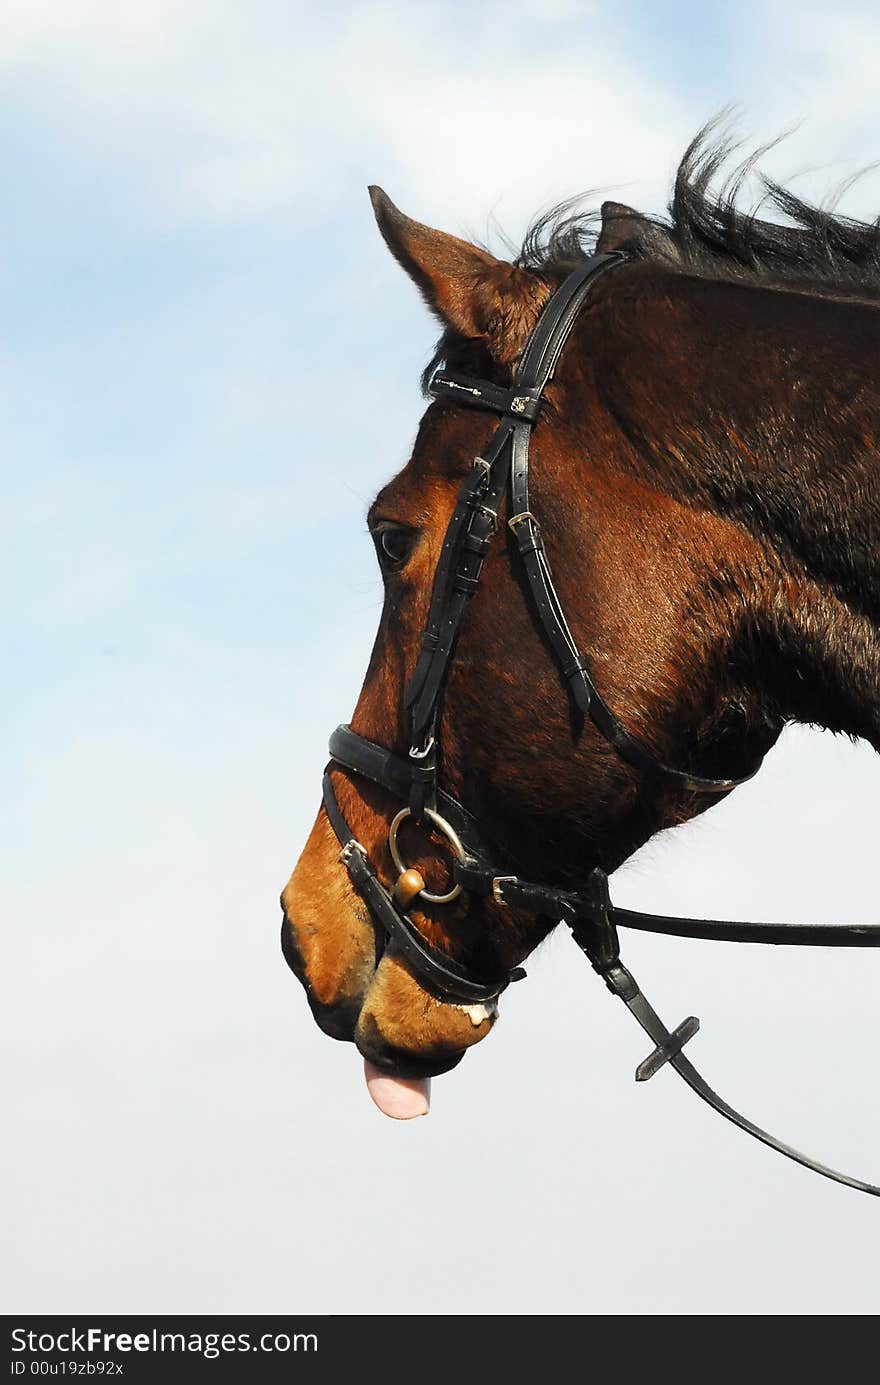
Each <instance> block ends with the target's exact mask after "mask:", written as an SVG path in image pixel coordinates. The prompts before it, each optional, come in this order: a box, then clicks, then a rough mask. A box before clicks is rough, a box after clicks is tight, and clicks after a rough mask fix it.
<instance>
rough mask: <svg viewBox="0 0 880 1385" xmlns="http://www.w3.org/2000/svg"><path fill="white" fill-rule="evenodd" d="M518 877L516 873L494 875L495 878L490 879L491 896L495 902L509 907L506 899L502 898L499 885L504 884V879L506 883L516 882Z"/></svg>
mask: <svg viewBox="0 0 880 1385" xmlns="http://www.w3.org/2000/svg"><path fill="white" fill-rule="evenodd" d="M518 879H519V877H518V876H516V875H496V876H495V879H494V880H493V881H492V898H493V899H494V901H495V903H496V904H500V905H502V907H503V908H505V909H507V908H509V907H510V906H509V905H508V903H507V900H506V899H505V898H504V895H503V893H502V891H501V886H502V885H503V884H504V882H505V881H507V882H508V883H510V882H512V883H513V884H516V882H517V880H518Z"/></svg>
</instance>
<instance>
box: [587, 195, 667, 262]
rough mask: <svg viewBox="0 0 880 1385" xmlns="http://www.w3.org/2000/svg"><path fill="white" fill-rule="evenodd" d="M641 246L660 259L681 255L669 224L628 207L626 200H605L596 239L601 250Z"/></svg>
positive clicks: (644, 251) (641, 248)
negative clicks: (600, 226)
mask: <svg viewBox="0 0 880 1385" xmlns="http://www.w3.org/2000/svg"><path fill="white" fill-rule="evenodd" d="M627 248H629V249H638V250H641V251H642V252H643V253H645V254H649V255H651V256H653V257H655V258H657V259H664V260H677V259H679V258H680V256H679V253H678V249H677V247H676V245H675V241H674V240H673V239H672V236H671V235H670V233H669V231H668V230H667V229H666V227H665V226H661V225H660V224H659V223H658V222H656V221H652V220H651V219H650V217H647V216H644V215H643V213H642V212H637V211H635V209H634V208H633V207H627V206H626V204H625V203H624V202H603V203H602V230H601V231H600V232H599V238H598V240H597V241H596V249H597V250H598V251H600V252H603V253H604V252H606V251H609V250H626V249H627Z"/></svg>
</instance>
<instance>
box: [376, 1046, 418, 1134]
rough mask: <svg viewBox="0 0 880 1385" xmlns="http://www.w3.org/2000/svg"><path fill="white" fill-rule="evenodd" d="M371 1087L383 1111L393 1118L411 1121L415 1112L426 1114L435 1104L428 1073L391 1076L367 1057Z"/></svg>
mask: <svg viewBox="0 0 880 1385" xmlns="http://www.w3.org/2000/svg"><path fill="white" fill-rule="evenodd" d="M364 1077H365V1078H366V1081H367V1091H368V1092H369V1093H370V1096H371V1097H372V1098H373V1100H374V1101H375V1103H376V1105H377V1106H378V1108H379V1110H380V1111H381V1112H382V1113H383V1115H386V1116H391V1118H392V1120H396V1121H409V1120H412V1118H413V1116H426V1115H427V1114H428V1111H429V1110H430V1108H431V1079H430V1078H426V1077H389V1076H388V1074H387V1073H385V1072H380V1070H379V1069H378V1068H376V1067H374V1066H373V1064H372V1063H371V1062H369V1060H368V1059H366V1058H365V1059H364Z"/></svg>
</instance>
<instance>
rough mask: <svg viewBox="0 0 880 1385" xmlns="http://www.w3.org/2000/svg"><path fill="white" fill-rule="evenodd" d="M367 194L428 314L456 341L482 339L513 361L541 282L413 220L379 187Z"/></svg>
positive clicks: (537, 306) (541, 299)
mask: <svg viewBox="0 0 880 1385" xmlns="http://www.w3.org/2000/svg"><path fill="white" fill-rule="evenodd" d="M369 191H370V198H371V200H372V203H373V211H374V212H375V214H376V221H377V223H378V226H379V230H380V231H381V232H382V235H383V237H384V240H385V243H386V245H387V246H388V249H389V250H390V251H391V253H392V255H393V256H394V258H395V259H396V260H397V261H398V263H399V264H400V265H402V266H403V268H404V269H405V270H406V272H407V274H408V275H409V277H410V278H411V279H412V280H413V282H414V283H415V284H416V285H417V287H418V288H419V289H420V290H421V292H422V295H423V297H424V299H425V301H426V302H427V304H428V307H429V308H430V309H431V311H432V312H433V313H435V314H436V315H437V317H439V318H440V320H441V322H442V323H443V324H444V325H445V326H446V327H451V328H452V329H453V331H455V332H458V333H459V334H460V335H461V336H463V337H468V338H480V337H482V338H485V340H486V341H487V343H488V346H489V350H490V351H491V353H492V355H493V356H494V357H495V358H496V359H497V360H499V361H504V362H509V361H513V360H515V359H516V357H517V356H518V355H519V353H520V351H521V350H522V348H523V346H524V345H525V342H526V340H527V339H528V337H529V334H530V333H531V331H532V329H533V328H534V325H535V323H536V322H537V320H538V316H539V314H540V312H541V309H542V308H543V306H544V304H545V302H546V301H547V299H548V298H549V296H550V290H549V288H548V286H547V285H546V284H545V283H544V282H543V280H542V279H540V278H539V277H538V275H536V274H532V273H530V272H529V271H528V270H524V269H520V268H518V266H517V265H513V264H508V263H507V262H506V261H504V260H496V259H495V257H494V256H493V255H490V254H489V253H488V251H486V250H481V249H480V248H479V246H477V245H471V244H470V243H469V242H468V241H465V240H459V239H458V237H457V236H450V235H447V234H446V233H445V232H444V231H435V230H432V228H431V227H430V226H423V225H422V224H421V222H418V221H412V220H411V219H410V218H409V217H408V216H404V214H403V212H401V211H398V209H397V207H395V205H394V203H393V202H392V201H391V199H390V197H388V196H387V195H386V194H385V193H384V192H383V191H382V189H381V188H378V187H371V188H370V190H369Z"/></svg>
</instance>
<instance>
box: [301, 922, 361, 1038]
mask: <svg viewBox="0 0 880 1385" xmlns="http://www.w3.org/2000/svg"><path fill="white" fill-rule="evenodd" d="M281 951H282V952H283V953H284V960H285V962H286V963H287V965H288V966H289V967H290V970H291V971H292V972H293V974H294V976H295V977H296V978H297V980H298V981H299V982H300V983H301V985H302V987H303V990H304V991H305V993H306V999H307V1000H308V1002H309V1009H310V1010H311V1012H312V1018H313V1019H314V1021H315V1023H316V1024H317V1026H318V1028H319V1029H321V1030H322V1031H323V1032H324V1033H325V1034H327V1035H329V1037H330V1038H331V1039H339V1040H341V1041H342V1042H343V1043H349V1044H350V1043H353V1042H354V1031H355V1028H356V1026H357V1022H358V1016H359V1015H360V1011H361V1002H360V1000H359V999H357V1000H343V1001H340V1002H338V1003H336V1004H334V1005H324V1004H323V1003H322V1002H321V1001H320V1000H318V999H317V998H316V997H315V995H314V993H313V991H312V988H311V986H310V985H309V978H308V974H307V972H306V967H305V962H304V961H303V958H302V953H301V952H300V950H299V947H298V946H297V942H296V934H295V932H294V929H293V926H292V924H291V922H290V919H289V918H288V917H287V915H286V914H285V916H284V918H283V919H282V921H281Z"/></svg>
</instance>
